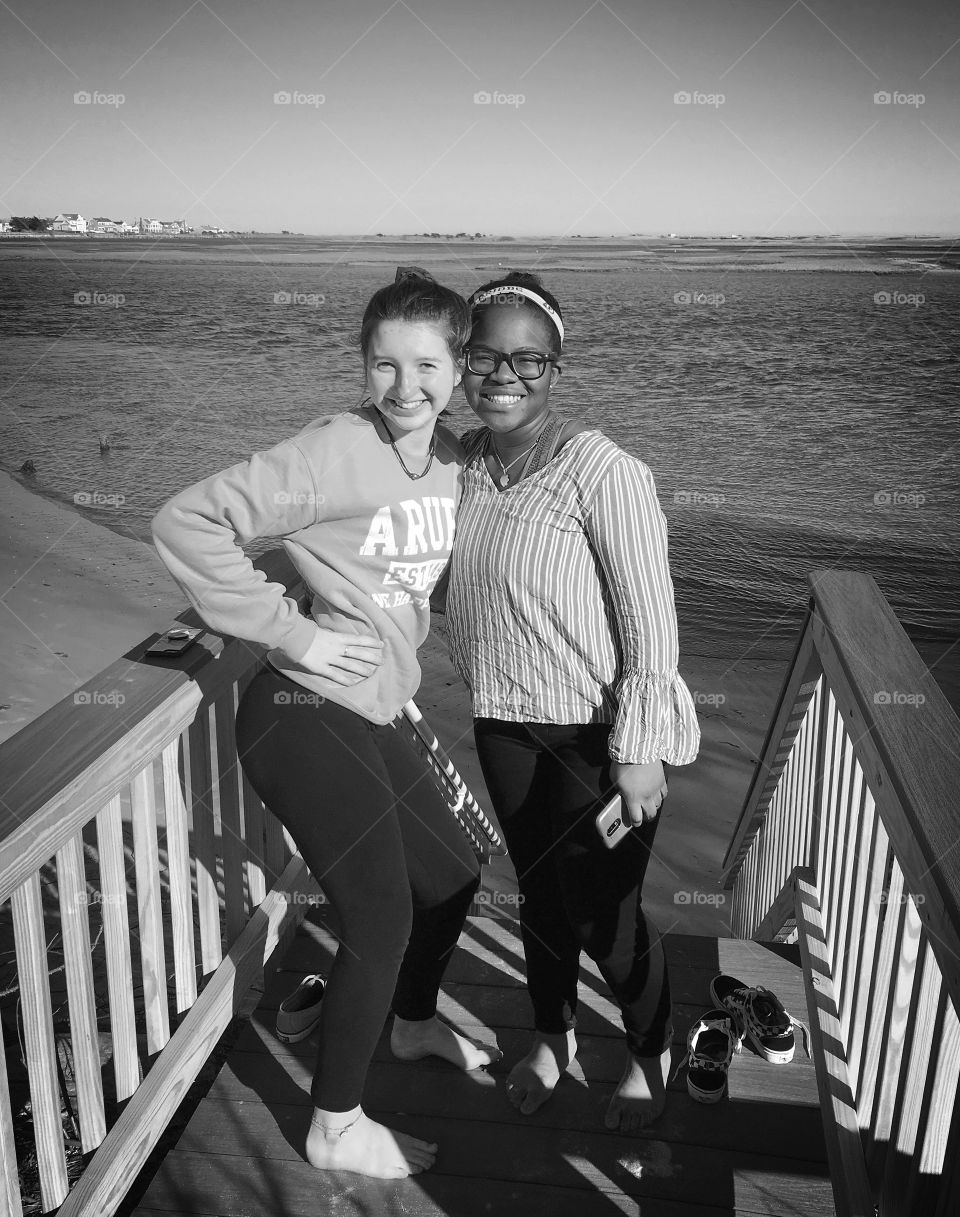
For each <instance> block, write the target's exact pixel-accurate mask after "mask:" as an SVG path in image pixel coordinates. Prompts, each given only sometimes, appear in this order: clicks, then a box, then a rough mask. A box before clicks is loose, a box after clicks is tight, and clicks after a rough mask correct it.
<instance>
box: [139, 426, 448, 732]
mask: <svg viewBox="0 0 960 1217" xmlns="http://www.w3.org/2000/svg"><path fill="white" fill-rule="evenodd" d="M435 436H436V454H435V456H434V460H433V464H432V465H431V467H430V471H429V473H427V474H426V476H424V477H422V478H419V479H416V480H414V479H412V478H410V477H408V475H407V474H406V473H405V472H404V471H403V469H402V468H401V466H400V462H399V461H398V460H397V457H396V455H395V453H394V451H393V449H392V447H391V445H390V442H389V437H388V435H387V432H386V428H385V427H384V425H383V423H382V421H380V418H379V414H378V412H377V410H376V409H375V407H373V406H367V407H358V408H356V409H354V410H350V411H348V412H346V413H344V414H339V415H336V416H334V417H331V418H320V419H317V420H316V421H315V422H313V423H311V424H310V425H309V426H308V427H306V428H305V429H304V430H303V431H302V432H300V434H299V435H296V436H294V437H293V438H292V439H289V440H285V441H284V442H283V443H280V444H277V445H276V447H274V448H270V449H269V450H268V451H266V452H258V453H255V454H254V455H253V456H252V457H251V458H250V459H249V460H248V461H241V462H240V463H239V464H237V465H234V466H232V467H231V468H230V469H226V470H224V472H222V473H218V474H215V475H214V476H213V477H209V478H207V479H206V480H205V481H202V482H198V483H197V485H195V486H191V487H190V488H189V489H188V490H184V491H183V492H182V493H181V494H178V495H176V496H175V497H174V498H172V499H171V500H170V501H169V502H168V503H167V504H166V505H165V506H164V507H162V508H161V510H160V511H159V512H158V513H157V515H156V516H155V517H154V519H153V522H152V528H153V536H154V541H155V544H156V547H157V551H158V553H159V554H160V557H161V558H162V559H163V562H164V563H165V565H166V566H167V568H168V570H169V571H170V573H171V574H172V575H173V577H174V579H176V581H177V583H179V585H180V586H181V587H182V588H183V590H184V592H185V593H186V595H187V597H188V599H189V601H190V603H191V604H192V605H193V607H194V608H195V609H196V610H197V612H198V613H199V614H200V616H201V617H202V618H203V620H204V621H205V622H206V623H207V624H208V625H209V626H210V628H211V629H214V630H216V631H218V632H222V633H225V634H230V635H233V636H234V637H237V638H245V639H248V640H249V641H251V642H259V643H262V644H263V645H265V646H267V647H270V648H271V650H270V652H269V654H268V656H267V659H268V661H269V662H270V663H271V665H272V666H273V667H275V668H276V669H277V670H278V671H280V672H281V673H282V674H283V675H285V676H287V677H289V678H290V679H291V680H294V681H296V682H297V683H298V684H300V685H302V686H303V687H304V688H306V689H310V690H311V691H312V692H314V693H317V694H320V695H321V696H323V697H325V698H329V699H330V700H331V701H334V702H337V703H339V704H340V705H343V706H346V707H348V708H349V709H351V710H353V711H355V712H356V713H357V714H360V715H362V716H363V717H364V718H367V719H369V720H370V721H371V722H374V723H381V724H382V723H388V722H390V721H391V720H392V719H393V718H394V717H395V716H396V715H397V714H398V713H399V711H400V709H401V707H402V706H403V704H404V702H406V701H408V700H409V699H410V698H411V697H412V696H413V695H414V693H415V692H416V691H417V689H418V687H419V685H420V665H419V664H418V662H417V657H416V652H417V648H418V647H419V646H420V645H421V643H422V642H423V640H424V639H425V638H426V636H427V632H428V630H429V626H430V592H431V591H432V589H433V587H434V584H435V583H436V582H437V579H438V578H439V577H440V575H441V573H442V572H443V570H444V568H445V567H446V565H447V562H448V560H449V557H450V550H451V547H452V545H453V532H454V512H455V509H456V505H457V501H458V499H459V493H460V468H461V464H462V460H463V451H462V449H461V447H460V445H459V443H458V442H457V440H456V438H455V437H454V436H453V434H452V433H451V432H449V431H447V429H446V428H445V427H443V426H440V425H438V426H437V428H436V431H435ZM258 537H279V538H281V541H282V543H283V547H284V549H285V550H286V551H287V554H288V555H289V557H290V559H291V561H292V562H293V565H294V566H295V567H296V569H297V571H298V572H299V573H300V575H302V577H303V579H304V582H305V583H306V586H307V587H308V589H309V591H310V592H311V593H312V604H311V616H310V617H306V616H304V615H303V614H302V613H301V612H300V609H299V607H298V604H297V601H296V600H294V599H293V598H292V597H290V596H287V595H286V594H285V589H284V588H283V587H282V586H281V585H280V584H278V583H269V582H268V581H267V576H266V575H265V574H264V573H263V572H262V571H258V570H257V569H256V568H255V567H254V565H253V563H252V562H251V560H250V559H249V558H248V557H247V556H246V554H244V552H243V550H242V549H241V546H243V545H246V544H249V543H250V542H251V541H253V540H255V539H257V538H258ZM318 626H319V627H321V628H324V629H332V630H338V631H342V632H345V633H351V634H367V635H373V636H374V637H375V638H379V639H380V640H381V641H382V642H383V644H384V647H383V663H382V665H381V666H380V667H379V668H378V669H377V671H376V672H374V674H373V675H372V676H369V677H366V678H364V679H363V680H361V681H360V682H359V683H357V684H355V685H350V686H344V685H338V684H336V683H335V682H334V681H331V680H328V679H326V678H324V677H322V676H318V675H316V674H315V673H314V672H311V671H309V669H308V668H306V667H304V665H303V664H302V663H301V662H300V661H301V660H303V659H304V657H305V656H306V654H307V652H308V650H309V649H310V646H311V643H313V641H314V640H315V639H316V638H317V636H318V635H317V627H318Z"/></svg>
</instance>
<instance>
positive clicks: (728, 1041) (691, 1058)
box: [671, 1009, 740, 1103]
mask: <svg viewBox="0 0 960 1217" xmlns="http://www.w3.org/2000/svg"><path fill="white" fill-rule="evenodd" d="M739 1051H740V1041H739V1040H738V1039H737V1032H736V1025H735V1023H734V1020H733V1018H732V1016H731V1014H730V1012H729V1010H719V1009H717V1010H707V1011H706V1012H705V1013H704V1014H701V1015H700V1017H699V1019H698V1020H697V1021H696V1022H695V1023H694V1025H693V1026H692V1027H691V1028H690V1032H689V1034H688V1035H687V1057H686V1066H687V1091H688V1093H689V1094H690V1097H691V1098H694V1099H696V1100H697V1102H698V1103H719V1102H720V1100H721V1099H722V1098H723V1096H724V1093H725V1092H726V1089H727V1070H728V1069H729V1068H730V1062H731V1060H732V1059H733V1054H734V1052H739ZM683 1064H684V1062H683V1061H681V1062H680V1065H678V1066H677V1073H679V1071H680V1068H681V1067H682V1065H683ZM674 1077H676V1073H675V1074H674ZM671 1080H672V1079H671Z"/></svg>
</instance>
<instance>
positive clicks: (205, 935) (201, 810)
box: [187, 705, 223, 976]
mask: <svg viewBox="0 0 960 1217" xmlns="http://www.w3.org/2000/svg"><path fill="white" fill-rule="evenodd" d="M187 740H188V744H189V753H188V756H189V766H188V774H189V786H188V789H189V791H190V822H191V827H192V831H193V856H194V857H195V858H196V860H197V914H198V916H199V919H200V960H201V964H202V967H203V974H204V976H206V975H208V974H209V973H210V972H213V971H215V970H216V968H217V967H218V966H219V964H220V961H221V959H222V958H223V944H222V942H221V940H220V897H219V895H218V893H217V854H216V843H215V839H214V815H213V789H212V787H213V778H212V773H213V769H212V766H211V763H210V748H211V744H210V718H209V707H208V706H205V705H202V706H201V707H200V709H199V710H198V711H197V717H196V718H195V719H194V720H193V723H192V724H191V726H190V730H189V732H188V735H187Z"/></svg>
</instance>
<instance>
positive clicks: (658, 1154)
mask: <svg viewBox="0 0 960 1217" xmlns="http://www.w3.org/2000/svg"><path fill="white" fill-rule="evenodd" d="M323 913H324V910H323V909H317V910H315V911H314V913H313V914H312V915H311V919H309V920H308V921H306V922H305V923H304V924H303V925H302V926H301V928H300V929H299V931H298V932H297V935H296V937H295V939H294V941H293V944H292V946H291V948H290V950H289V951H288V952H287V954H286V955H285V957H284V958H283V959H282V961H280V963H279V964H278V965H276V966H273V967H271V968H270V969H269V970H268V973H267V978H266V993H265V996H264V998H263V1001H262V1002H261V1003H260V1006H259V1007H258V1008H257V1010H256V1012H255V1014H254V1016H253V1019H252V1022H251V1023H250V1025H249V1026H248V1027H246V1028H245V1029H244V1031H243V1032H242V1034H241V1035H240V1037H239V1039H238V1041H237V1043H236V1045H235V1047H234V1048H233V1050H232V1052H231V1053H230V1055H229V1056H228V1058H227V1060H226V1063H225V1064H224V1066H223V1067H222V1069H221V1071H220V1073H219V1075H218V1077H217V1079H216V1081H215V1082H214V1084H213V1086H212V1087H211V1089H210V1091H209V1093H208V1095H207V1097H206V1098H205V1099H204V1100H203V1101H202V1103H201V1104H200V1106H199V1107H198V1108H197V1110H196V1111H195V1113H194V1115H193V1117H192V1119H191V1120H190V1122H189V1124H188V1125H187V1127H186V1129H185V1130H184V1132H183V1134H182V1135H181V1137H180V1140H179V1142H178V1144H177V1145H176V1147H175V1148H174V1149H173V1150H172V1151H171V1152H170V1153H169V1154H168V1155H167V1156H166V1158H165V1160H164V1161H163V1163H162V1165H161V1167H160V1169H159V1171H158V1172H157V1174H156V1175H155V1176H154V1179H153V1181H152V1182H151V1184H150V1185H149V1187H148V1188H147V1189H146V1191H145V1192H144V1193H143V1195H142V1197H141V1199H140V1202H139V1206H138V1207H137V1208H136V1210H135V1214H136V1217H157V1215H158V1214H160V1213H163V1214H167V1217H169V1215H170V1214H187V1213H189V1214H194V1215H196V1214H222V1215H224V1217H227V1215H229V1217H265V1215H266V1214H271V1215H273V1214H285V1215H288V1217H298V1215H299V1214H304V1215H307V1214H309V1215H310V1217H317V1215H319V1214H328V1213H329V1214H334V1213H335V1214H338V1215H343V1217H347V1215H349V1214H364V1215H366V1217H381V1215H385V1214H407V1215H411V1214H412V1215H416V1217H441V1215H445V1217H474V1215H477V1217H480V1215H481V1214H482V1215H484V1217H490V1215H493V1217H501V1215H503V1217H512V1215H514V1214H515V1215H517V1217H519V1215H521V1214H522V1215H523V1217H539V1215H541V1214H542V1215H544V1217H546V1215H547V1214H549V1217H585V1215H589V1217H593V1215H594V1214H596V1215H597V1217H605V1215H606V1214H610V1215H611V1217H613V1215H614V1214H621V1213H629V1214H641V1215H642V1217H661V1215H662V1217H695V1215H696V1217H720V1215H721V1214H740V1213H744V1214H746V1213H749V1214H770V1215H776V1217H783V1215H785V1214H791V1215H792V1214H809V1215H810V1217H829V1215H832V1214H833V1212H834V1202H833V1192H832V1188H831V1184H830V1178H829V1173H828V1167H827V1161H826V1151H825V1148H824V1139H823V1129H822V1124H821V1118H820V1109H819V1099H818V1095H817V1083H816V1075H815V1070H814V1065H813V1062H812V1061H811V1060H809V1059H807V1058H806V1056H805V1054H804V1052H803V1050H802V1048H801V1047H800V1046H799V1045H798V1048H797V1054H796V1058H795V1060H794V1061H793V1062H792V1063H791V1064H789V1065H779V1066H777V1065H770V1064H767V1063H766V1062H765V1061H763V1060H762V1059H761V1058H760V1057H758V1056H756V1055H754V1054H753V1053H752V1052H751V1051H750V1049H749V1047H745V1048H744V1051H743V1053H742V1055H740V1056H738V1057H735V1058H734V1062H733V1065H732V1068H731V1070H730V1078H729V1096H728V1098H726V1099H724V1100H723V1101H722V1102H721V1103H719V1104H717V1105H715V1106H712V1107H708V1106H703V1105H701V1104H698V1103H696V1102H694V1101H693V1100H692V1099H691V1098H690V1097H689V1096H688V1094H687V1090H686V1081H685V1077H684V1075H683V1073H681V1075H680V1077H679V1078H677V1080H675V1081H673V1082H672V1083H671V1085H670V1087H669V1090H668V1097H667V1109H666V1112H665V1113H664V1115H663V1117H662V1118H661V1119H660V1120H659V1121H658V1123H657V1125H656V1126H655V1127H654V1128H653V1129H651V1130H649V1131H648V1132H646V1133H645V1134H643V1135H641V1136H638V1137H629V1138H628V1137H624V1136H621V1135H620V1134H619V1133H610V1132H607V1131H606V1130H605V1129H604V1127H603V1115H604V1112H605V1110H606V1105H607V1102H608V1100H609V1098H610V1096H611V1094H612V1093H613V1089H614V1086H615V1084H616V1082H617V1080H618V1079H619V1076H620V1072H621V1069H622V1063H623V1062H622V1053H623V1046H622V1040H621V1033H620V1032H619V1030H618V1027H619V1021H618V1016H617V1012H616V1009H615V1007H614V1006H613V1005H612V1003H611V1002H610V1001H609V999H608V998H607V996H606V989H605V985H604V983H603V981H602V980H601V979H600V977H599V975H598V973H597V972H596V971H595V969H594V967H593V965H592V963H590V961H589V960H586V959H585V957H584V959H585V965H586V966H584V967H583V969H582V971H581V985H580V992H581V997H580V1012H579V1017H578V1037H579V1043H580V1051H579V1056H578V1060H577V1062H576V1063H575V1065H574V1067H573V1068H572V1070H571V1071H570V1075H569V1076H568V1077H566V1078H565V1079H564V1080H563V1081H562V1082H561V1084H560V1086H559V1087H558V1090H557V1093H556V1094H555V1095H554V1096H553V1098H552V1100H551V1101H550V1102H549V1103H548V1104H546V1105H545V1107H544V1108H543V1109H541V1110H540V1111H539V1112H537V1113H536V1114H535V1115H534V1116H529V1117H525V1116H521V1115H519V1114H518V1113H517V1112H515V1111H514V1109H513V1108H512V1107H511V1106H510V1105H509V1103H508V1102H507V1100H506V1097H505V1094H504V1083H505V1079H506V1074H507V1070H508V1069H509V1067H510V1065H511V1064H512V1063H513V1062H514V1061H515V1060H516V1059H517V1058H518V1057H519V1056H520V1055H522V1053H523V1052H524V1051H525V1047H526V1045H527V1043H528V1041H529V1036H530V1031H529V1028H530V1025H531V1023H530V1008H529V1003H528V1000H527V997H526V992H525V989H524V983H523V955H522V948H521V944H520V938H519V932H518V928H517V925H516V923H515V922H514V921H512V920H508V919H506V918H501V917H494V916H490V917H478V918H471V919H470V921H469V923H468V925H467V928H466V930H465V932H464V934H463V936H462V937H461V940H460V947H459V949H458V951H457V953H456V955H455V957H454V959H453V960H452V962H451V965H450V968H449V969H448V973H447V978H446V982H445V984H444V987H443V992H442V995H441V1007H440V1009H441V1013H442V1014H443V1015H445V1016H446V1017H447V1018H449V1019H450V1020H451V1021H452V1022H454V1023H455V1024H456V1025H457V1026H458V1027H460V1028H461V1029H463V1030H464V1031H465V1032H466V1033H467V1034H469V1035H474V1036H475V1037H477V1038H479V1039H482V1040H486V1041H487V1042H490V1041H492V1040H493V1038H494V1037H495V1038H496V1041H497V1043H498V1044H499V1046H500V1048H501V1049H502V1050H503V1053H504V1061H503V1062H502V1063H500V1064H499V1065H497V1066H495V1067H494V1068H493V1069H492V1070H491V1071H490V1072H489V1073H487V1072H484V1071H479V1072H477V1073H473V1074H463V1073H461V1072H459V1071H458V1070H456V1069H454V1068H453V1067H452V1066H448V1065H446V1064H445V1063H444V1062H442V1061H440V1060H427V1061H420V1062H417V1063H415V1064H408V1063H403V1062H399V1061H396V1060H394V1059H393V1057H392V1056H391V1054H390V1050H389V1045H388V1037H387V1034H386V1033H385V1034H384V1036H383V1037H382V1038H381V1041H380V1045H379V1047H378V1050H377V1054H376V1057H375V1060H374V1063H373V1066H372V1068H371V1070H370V1074H369V1077H368V1081H367V1087H366V1091H365V1095H364V1106H365V1107H366V1109H367V1110H368V1111H369V1112H370V1113H371V1114H372V1115H375V1116H377V1117H378V1118H381V1119H383V1120H384V1122H386V1123H388V1124H389V1125H391V1126H392V1127H395V1128H399V1129H402V1130H405V1131H407V1132H410V1133H413V1134H415V1135H417V1136H420V1137H424V1138H426V1139H428V1140H433V1141H437V1142H439V1145H440V1152H439V1155H438V1159H437V1163H436V1166H435V1167H434V1169H433V1170H432V1171H430V1172H427V1173H425V1174H421V1175H418V1176H416V1177H415V1178H413V1179H407V1180H404V1181H402V1182H399V1183H396V1182H389V1183H381V1182H378V1181H373V1180H368V1179H363V1178H361V1177H360V1176H357V1175H351V1174H346V1173H344V1174H339V1175H335V1174H331V1175H322V1174H320V1173H318V1172H316V1171H314V1170H313V1169H312V1168H311V1167H310V1166H308V1165H307V1163H306V1162H305V1161H304V1160H303V1157H302V1144H303V1138H304V1135H305V1130H306V1125H307V1121H308V1119H309V1113H310V1098H309V1086H310V1078H311V1074H312V1068H313V1059H314V1051H315V1044H314V1042H313V1039H312V1038H311V1039H308V1040H306V1041H305V1042H303V1043H301V1044H297V1045H293V1046H287V1045H284V1044H281V1043H280V1042H279V1041H278V1040H277V1039H276V1036H275V1035H274V1019H275V1014H276V1009H277V1006H278V1005H279V1003H280V1001H281V1000H282V998H283V997H284V996H285V995H286V994H287V993H288V992H290V991H291V990H292V989H293V988H294V987H295V985H296V984H297V982H298V980H299V977H300V975H301V974H302V973H304V972H310V971H316V970H321V971H322V970H324V969H325V968H327V967H328V966H329V964H330V961H331V959H332V955H333V951H334V949H335V939H334V938H333V936H332V935H331V934H330V933H329V931H328V930H326V929H325V928H324V926H323ZM666 946H667V952H668V958H669V961H670V968H671V982H672V989H673V1002H674V1020H675V1024H676V1035H675V1041H674V1063H675V1064H676V1062H677V1061H679V1059H680V1057H681V1055H682V1052H683V1045H684V1042H685V1038H686V1033H687V1030H688V1028H689V1026H690V1025H691V1023H692V1022H693V1021H694V1019H695V1018H696V1017H697V1016H698V1015H699V1013H700V1012H701V1011H703V1010H704V1009H706V1008H708V1007H709V1006H710V1005H711V1004H712V1003H711V1000H710V994H709V987H708V986H709V982H710V978H711V977H712V976H713V975H715V973H716V972H718V971H723V972H727V973H731V974H733V975H734V976H738V977H740V978H741V979H743V980H744V981H747V982H749V983H750V984H762V985H765V986H767V987H768V988H770V989H772V990H774V991H775V992H776V993H777V994H778V995H779V996H780V998H781V1000H782V1001H783V1002H784V1004H785V1006H786V1007H787V1009H788V1010H791V1011H792V1012H793V1013H794V1015H795V1016H798V1017H801V1018H804V1019H806V1002H805V998H804V989H803V978H802V974H801V970H800V966H799V957H798V955H797V954H796V952H795V949H794V948H791V947H783V946H780V945H779V944H770V945H769V946H767V945H763V944H760V943H757V942H752V941H741V940H735V939H712V938H703V937H692V936H686V935H671V936H670V937H668V938H667V940H666Z"/></svg>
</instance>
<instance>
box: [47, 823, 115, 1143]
mask: <svg viewBox="0 0 960 1217" xmlns="http://www.w3.org/2000/svg"><path fill="white" fill-rule="evenodd" d="M57 886H58V888H59V889H60V928H61V931H62V933H63V958H64V962H65V965H66V974H67V1001H68V1006H69V1010H70V1038H71V1043H72V1045H73V1071H74V1080H75V1083H76V1088H77V1109H78V1112H79V1115H80V1143H81V1146H82V1148H83V1152H84V1153H89V1152H90V1150H92V1149H95V1148H96V1147H97V1146H98V1145H99V1144H100V1142H101V1141H102V1140H103V1138H104V1137H105V1136H106V1135H107V1126H106V1122H105V1120H104V1116H103V1079H102V1077H101V1074H100V1039H99V1035H98V1033H97V1010H96V996H95V994H94V989H93V967H92V960H91V956H90V917H89V914H88V912H87V883H86V877H85V875H84V868H83V841H82V839H81V838H80V836H79V835H78V836H76V837H71V839H70V840H69V841H68V842H67V843H66V845H63V846H61V848H60V849H59V850H58V851H57Z"/></svg>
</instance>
